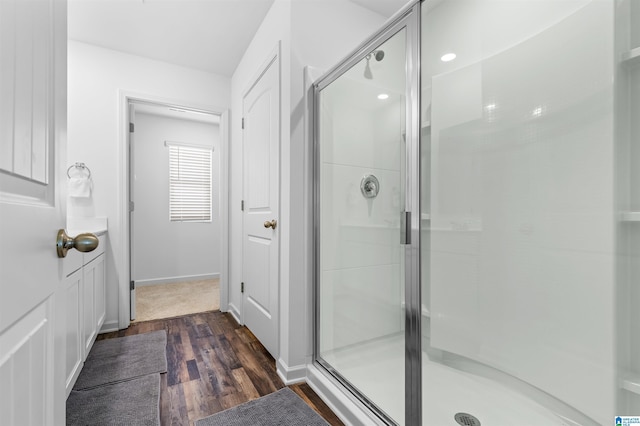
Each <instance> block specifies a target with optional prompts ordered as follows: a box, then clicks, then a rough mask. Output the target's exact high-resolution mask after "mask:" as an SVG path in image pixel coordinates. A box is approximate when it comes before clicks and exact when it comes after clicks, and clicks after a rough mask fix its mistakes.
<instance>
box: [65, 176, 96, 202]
mask: <svg viewBox="0 0 640 426" xmlns="http://www.w3.org/2000/svg"><path fill="white" fill-rule="evenodd" d="M69 196H70V197H76V198H89V197H91V178H89V177H87V176H78V177H76V176H74V177H71V178H69Z"/></svg>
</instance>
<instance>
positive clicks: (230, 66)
mask: <svg viewBox="0 0 640 426" xmlns="http://www.w3.org/2000/svg"><path fill="white" fill-rule="evenodd" d="M273 1H274V0H69V6H68V11H69V12H68V25H69V38H70V39H72V40H78V41H82V42H85V43H90V44H95V45H98V46H102V47H106V48H109V49H113V50H119V51H121V52H126V53H131V54H134V55H139V56H145V57H148V58H152V59H157V60H160V61H165V62H170V63H173V64H177V65H182V66H185V67H189V68H195V69H200V70H204V71H208V72H212V73H215V74H219V75H224V76H228V77H230V76H231V75H232V74H233V71H234V70H235V68H236V66H237V65H238V62H240V59H241V58H242V54H243V53H244V51H245V50H246V48H247V46H248V45H249V43H250V41H251V39H252V38H253V36H254V34H255V33H256V31H257V29H258V27H259V26H260V23H261V22H262V20H263V19H264V17H265V15H266V13H267V11H268V10H269V8H270V7H271V5H272V4H273Z"/></svg>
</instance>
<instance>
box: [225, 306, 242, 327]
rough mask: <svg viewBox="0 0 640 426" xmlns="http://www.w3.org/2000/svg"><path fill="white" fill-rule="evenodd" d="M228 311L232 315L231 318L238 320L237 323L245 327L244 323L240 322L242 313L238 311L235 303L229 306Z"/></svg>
mask: <svg viewBox="0 0 640 426" xmlns="http://www.w3.org/2000/svg"><path fill="white" fill-rule="evenodd" d="M227 308H228V310H227V312H229V313H230V314H231V316H232V317H233V319H234V320H236V322H237V323H238V324H240V325H244V324H243V323H242V321H240V311H239V310H238V307H237V306H236V305H234V304H233V303H229V305H228V306H227Z"/></svg>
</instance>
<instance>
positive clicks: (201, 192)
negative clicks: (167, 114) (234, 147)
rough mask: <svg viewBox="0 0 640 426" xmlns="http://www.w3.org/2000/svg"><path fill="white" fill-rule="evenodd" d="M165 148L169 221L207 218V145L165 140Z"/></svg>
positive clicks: (209, 201) (208, 161)
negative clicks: (167, 159) (190, 144)
mask: <svg viewBox="0 0 640 426" xmlns="http://www.w3.org/2000/svg"><path fill="white" fill-rule="evenodd" d="M166 145H167V146H168V147H169V217H170V220H171V221H180V222H208V221H211V148H196V147H193V146H185V145H184V144H174V143H171V142H166Z"/></svg>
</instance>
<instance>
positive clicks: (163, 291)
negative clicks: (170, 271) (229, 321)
mask: <svg viewBox="0 0 640 426" xmlns="http://www.w3.org/2000/svg"><path fill="white" fill-rule="evenodd" d="M216 309H220V280H219V279H217V278H215V279H211V280H200V281H187V282H180V283H171V284H158V285H145V286H139V287H136V319H135V322H140V321H149V320H153V319H160V318H171V317H177V316H180V315H188V314H195V313H198V312H206V311H213V310H216Z"/></svg>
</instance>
